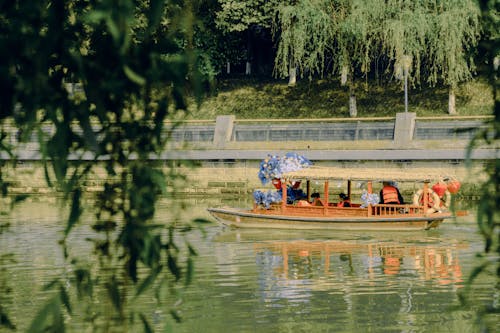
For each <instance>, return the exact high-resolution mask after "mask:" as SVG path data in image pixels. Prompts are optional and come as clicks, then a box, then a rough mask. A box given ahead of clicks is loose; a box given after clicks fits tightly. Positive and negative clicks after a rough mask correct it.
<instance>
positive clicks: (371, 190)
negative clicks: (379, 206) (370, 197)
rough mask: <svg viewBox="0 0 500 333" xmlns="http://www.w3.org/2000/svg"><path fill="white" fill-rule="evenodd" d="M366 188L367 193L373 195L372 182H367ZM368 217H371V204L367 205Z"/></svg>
mask: <svg viewBox="0 0 500 333" xmlns="http://www.w3.org/2000/svg"><path fill="white" fill-rule="evenodd" d="M366 187H367V190H368V193H369V194H372V193H373V187H372V182H371V181H369V182H368V183H367V184H366ZM368 216H372V205H371V204H368Z"/></svg>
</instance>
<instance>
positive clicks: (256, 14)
mask: <svg viewBox="0 0 500 333" xmlns="http://www.w3.org/2000/svg"><path fill="white" fill-rule="evenodd" d="M218 1H219V4H220V9H219V10H218V11H217V13H216V19H215V22H216V26H217V27H218V28H219V29H220V30H221V31H222V32H223V33H225V34H234V33H236V34H240V33H242V32H245V33H246V37H245V39H246V43H247V47H246V48H247V51H246V70H245V73H246V74H251V73H252V68H251V63H252V57H253V53H254V51H253V47H254V46H253V43H252V40H253V37H254V35H256V34H257V33H258V32H259V31H260V30H262V29H269V28H270V26H271V20H272V17H273V15H274V11H275V8H276V6H277V5H278V4H279V3H280V1H278V0H272V1H267V0H218ZM232 58H234V55H233V56H232Z"/></svg>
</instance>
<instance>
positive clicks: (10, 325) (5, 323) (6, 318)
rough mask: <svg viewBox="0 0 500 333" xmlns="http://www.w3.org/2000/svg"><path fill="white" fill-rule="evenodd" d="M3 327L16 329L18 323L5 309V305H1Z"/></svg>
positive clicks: (0, 317) (0, 314)
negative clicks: (15, 323) (14, 321)
mask: <svg viewBox="0 0 500 333" xmlns="http://www.w3.org/2000/svg"><path fill="white" fill-rule="evenodd" d="M1 327H5V328H7V329H10V330H15V329H16V325H14V323H13V322H12V321H11V320H10V318H9V316H8V315H7V314H6V313H5V312H4V311H3V307H2V306H1V305H0V328H1Z"/></svg>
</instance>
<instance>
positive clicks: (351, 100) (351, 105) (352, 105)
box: [349, 75, 358, 117]
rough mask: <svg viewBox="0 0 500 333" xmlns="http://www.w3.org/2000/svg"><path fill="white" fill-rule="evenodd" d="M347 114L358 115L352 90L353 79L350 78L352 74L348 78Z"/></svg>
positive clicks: (354, 94)
mask: <svg viewBox="0 0 500 333" xmlns="http://www.w3.org/2000/svg"><path fill="white" fill-rule="evenodd" d="M349 116H350V117H357V116H358V108H357V106H356V93H355V92H354V80H353V78H352V75H350V79H349Z"/></svg>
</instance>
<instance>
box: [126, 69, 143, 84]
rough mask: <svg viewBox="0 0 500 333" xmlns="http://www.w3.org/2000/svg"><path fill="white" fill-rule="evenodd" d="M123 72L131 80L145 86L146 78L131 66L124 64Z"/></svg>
mask: <svg viewBox="0 0 500 333" xmlns="http://www.w3.org/2000/svg"><path fill="white" fill-rule="evenodd" d="M123 72H124V73H125V75H126V76H127V77H128V78H129V79H130V81H132V82H134V83H137V84H138V85H140V86H143V85H145V84H146V79H145V78H143V77H142V76H140V75H139V74H137V73H136V72H134V71H133V70H132V69H131V68H130V67H128V66H127V65H125V66H123Z"/></svg>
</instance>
